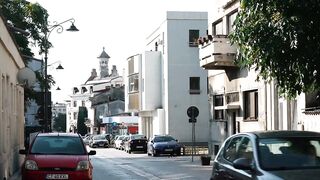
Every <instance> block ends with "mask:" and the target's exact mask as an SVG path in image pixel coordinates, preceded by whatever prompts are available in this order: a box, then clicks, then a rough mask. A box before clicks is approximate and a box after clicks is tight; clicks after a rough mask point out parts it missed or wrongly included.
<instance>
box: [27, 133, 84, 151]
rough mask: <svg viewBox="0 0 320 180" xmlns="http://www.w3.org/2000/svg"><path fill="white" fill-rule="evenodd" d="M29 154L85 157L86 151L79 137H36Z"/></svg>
mask: <svg viewBox="0 0 320 180" xmlns="http://www.w3.org/2000/svg"><path fill="white" fill-rule="evenodd" d="M30 153H31V154H59V155H64V154H65V155H85V154H86V150H85V148H84V146H83V144H82V142H81V139H80V138H79V137H70V136H38V137H36V139H35V141H34V143H33V145H32V147H31V150H30Z"/></svg>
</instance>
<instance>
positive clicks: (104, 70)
mask: <svg viewBox="0 0 320 180" xmlns="http://www.w3.org/2000/svg"><path fill="white" fill-rule="evenodd" d="M98 59H99V64H100V78H104V77H108V76H109V67H108V64H109V59H110V56H109V55H108V54H107V53H106V51H105V50H104V47H103V50H102V53H101V55H100V56H99V57H98Z"/></svg>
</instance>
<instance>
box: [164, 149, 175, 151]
mask: <svg viewBox="0 0 320 180" xmlns="http://www.w3.org/2000/svg"><path fill="white" fill-rule="evenodd" d="M164 151H173V149H165V150H164Z"/></svg>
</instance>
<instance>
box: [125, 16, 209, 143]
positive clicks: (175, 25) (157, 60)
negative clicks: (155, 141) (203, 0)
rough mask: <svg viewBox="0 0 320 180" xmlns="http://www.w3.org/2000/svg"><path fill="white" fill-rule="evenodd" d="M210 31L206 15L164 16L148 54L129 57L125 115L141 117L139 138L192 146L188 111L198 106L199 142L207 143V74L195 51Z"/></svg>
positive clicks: (197, 132)
mask: <svg viewBox="0 0 320 180" xmlns="http://www.w3.org/2000/svg"><path fill="white" fill-rule="evenodd" d="M206 29H207V13H206V12H172V11H170V12H166V16H165V19H164V21H163V22H161V23H160V26H159V27H157V28H156V29H155V31H154V32H153V33H152V34H151V35H150V36H148V38H147V43H146V51H145V52H144V53H143V54H137V55H134V56H131V57H129V58H128V68H127V77H128V79H127V80H126V84H127V86H126V87H127V88H126V111H131V112H139V133H142V134H145V135H146V136H147V137H150V136H152V135H157V134H170V135H172V136H174V137H175V138H177V139H178V140H179V141H180V142H191V141H192V140H191V139H192V133H191V127H192V126H191V123H189V117H188V116H187V109H188V107H190V106H196V107H198V109H199V111H200V114H199V116H198V117H197V123H196V124H195V127H196V129H195V132H196V133H195V134H196V142H198V143H201V142H204V143H207V142H208V141H209V104H208V98H207V74H206V71H204V70H203V69H202V68H200V67H199V61H198V59H199V49H198V48H197V47H198V45H197V39H198V37H199V36H203V35H204V34H206Z"/></svg>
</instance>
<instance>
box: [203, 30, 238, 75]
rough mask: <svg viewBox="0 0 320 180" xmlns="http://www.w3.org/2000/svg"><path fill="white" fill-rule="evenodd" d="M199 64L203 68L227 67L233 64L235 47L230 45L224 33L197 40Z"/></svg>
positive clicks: (233, 65)
mask: <svg viewBox="0 0 320 180" xmlns="http://www.w3.org/2000/svg"><path fill="white" fill-rule="evenodd" d="M199 48H200V50H199V58H200V66H201V67H203V68H204V69H227V68H230V67H236V65H235V64H234V60H235V54H236V51H237V49H236V47H235V46H234V45H231V43H230V41H229V39H228V38H227V36H226V35H218V36H214V37H212V36H211V35H208V37H205V38H202V39H200V40H199Z"/></svg>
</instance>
